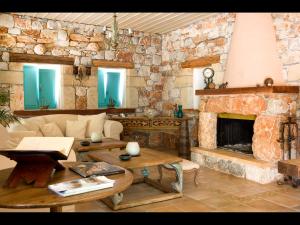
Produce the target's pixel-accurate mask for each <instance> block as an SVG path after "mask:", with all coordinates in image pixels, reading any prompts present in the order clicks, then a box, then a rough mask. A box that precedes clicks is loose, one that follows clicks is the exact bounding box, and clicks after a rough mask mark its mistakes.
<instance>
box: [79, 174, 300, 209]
mask: <svg viewBox="0 0 300 225" xmlns="http://www.w3.org/2000/svg"><path fill="white" fill-rule="evenodd" d="M151 174H152V175H153V176H154V177H155V176H156V170H155V169H154V168H152V169H151ZM172 175H174V174H168V176H167V178H169V179H171V176H172ZM192 178H193V177H192V176H191V175H188V176H186V177H184V196H183V198H178V199H173V200H169V201H164V202H159V203H152V204H148V205H143V206H138V207H133V208H128V209H123V210H119V211H121V212H300V187H299V188H297V189H295V188H292V187H291V186H289V185H277V184H276V183H271V184H266V185H262V184H258V183H254V182H251V181H248V180H245V179H241V178H237V177H234V176H231V175H227V174H224V173H220V172H217V171H214V170H210V169H208V168H201V172H200V173H199V176H198V180H199V185H198V187H196V186H195V185H194V183H193V179H192ZM157 193H160V191H158V190H156V189H154V188H152V187H149V186H148V185H146V184H138V185H133V186H132V187H130V188H129V189H128V190H127V191H126V192H125V193H124V195H125V196H126V197H125V199H124V200H126V199H134V198H140V197H143V196H145V195H153V194H157ZM75 211H77V212H83V211H92V212H103V211H112V210H110V209H109V208H108V207H107V206H106V205H104V204H103V203H102V202H100V201H95V202H90V203H85V204H79V205H76V206H75ZM116 212H118V211H116Z"/></svg>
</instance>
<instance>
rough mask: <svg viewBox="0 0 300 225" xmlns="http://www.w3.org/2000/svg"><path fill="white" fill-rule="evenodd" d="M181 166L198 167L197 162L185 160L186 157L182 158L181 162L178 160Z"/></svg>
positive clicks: (188, 168) (186, 167)
mask: <svg viewBox="0 0 300 225" xmlns="http://www.w3.org/2000/svg"><path fill="white" fill-rule="evenodd" d="M180 165H181V168H182V170H192V169H199V167H200V166H199V164H197V163H195V162H193V161H190V160H186V159H182V162H180Z"/></svg>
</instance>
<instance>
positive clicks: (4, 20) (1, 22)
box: [0, 14, 14, 27]
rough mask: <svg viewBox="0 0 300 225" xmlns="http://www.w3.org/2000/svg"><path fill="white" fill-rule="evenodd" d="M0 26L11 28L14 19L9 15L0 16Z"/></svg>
mask: <svg viewBox="0 0 300 225" xmlns="http://www.w3.org/2000/svg"><path fill="white" fill-rule="evenodd" d="M0 26H1V27H2V26H3V27H13V26H14V18H13V16H12V15H9V14H0Z"/></svg>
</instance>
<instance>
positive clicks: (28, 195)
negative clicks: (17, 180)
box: [0, 162, 133, 212]
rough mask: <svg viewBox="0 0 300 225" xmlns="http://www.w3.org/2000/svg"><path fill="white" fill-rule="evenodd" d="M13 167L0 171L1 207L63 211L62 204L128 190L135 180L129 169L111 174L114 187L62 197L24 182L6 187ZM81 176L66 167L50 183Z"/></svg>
mask: <svg viewBox="0 0 300 225" xmlns="http://www.w3.org/2000/svg"><path fill="white" fill-rule="evenodd" d="M72 164H73V163H71V162H68V163H64V164H63V165H64V166H65V167H66V168H67V167H69V166H71V165H72ZM11 171H12V168H10V169H5V170H1V171H0V208H15V209H26V208H27V209H28V208H50V212H61V211H62V206H65V205H73V204H77V203H82V202H87V201H94V200H99V199H102V198H106V197H108V196H112V195H114V194H116V193H120V192H122V191H124V190H126V189H127V188H128V187H129V186H130V185H131V184H132V181H133V175H132V173H131V172H129V171H128V170H125V174H117V175H112V176H109V178H110V179H113V180H116V182H115V184H114V186H113V187H112V188H107V189H102V190H99V191H92V192H87V193H83V194H78V195H73V196H69V197H61V196H59V195H57V194H55V193H53V192H51V191H50V190H49V189H48V188H47V187H46V188H34V187H32V185H26V184H22V185H19V186H18V187H17V188H4V187H3V184H4V183H5V182H6V179H7V178H8V176H9V174H10V173H11ZM78 178H81V177H80V176H79V175H78V174H76V173H74V172H72V171H70V170H69V169H65V170H63V171H58V172H55V173H54V175H53V177H52V179H51V181H50V183H49V184H54V183H59V182H63V181H69V180H73V179H78Z"/></svg>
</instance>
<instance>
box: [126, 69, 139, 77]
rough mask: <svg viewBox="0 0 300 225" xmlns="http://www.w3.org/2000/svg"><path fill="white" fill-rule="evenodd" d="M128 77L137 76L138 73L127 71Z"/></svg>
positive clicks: (132, 70) (133, 70)
mask: <svg viewBox="0 0 300 225" xmlns="http://www.w3.org/2000/svg"><path fill="white" fill-rule="evenodd" d="M126 76H127V77H129V76H137V72H136V70H135V69H126Z"/></svg>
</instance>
